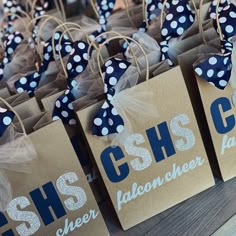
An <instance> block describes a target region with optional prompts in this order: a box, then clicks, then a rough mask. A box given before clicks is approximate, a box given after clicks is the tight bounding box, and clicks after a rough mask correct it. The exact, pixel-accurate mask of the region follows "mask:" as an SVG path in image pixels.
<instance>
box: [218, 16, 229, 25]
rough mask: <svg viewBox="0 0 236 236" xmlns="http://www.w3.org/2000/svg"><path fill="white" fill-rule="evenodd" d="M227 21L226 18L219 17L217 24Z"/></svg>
mask: <svg viewBox="0 0 236 236" xmlns="http://www.w3.org/2000/svg"><path fill="white" fill-rule="evenodd" d="M226 21H227V18H226V17H221V18H220V19H219V22H220V23H222V24H223V23H225V22H226Z"/></svg>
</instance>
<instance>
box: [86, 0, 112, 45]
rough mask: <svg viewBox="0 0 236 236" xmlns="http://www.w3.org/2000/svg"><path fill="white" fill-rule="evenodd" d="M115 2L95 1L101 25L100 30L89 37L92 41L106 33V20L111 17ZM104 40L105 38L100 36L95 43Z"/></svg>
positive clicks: (107, 0)
mask: <svg viewBox="0 0 236 236" xmlns="http://www.w3.org/2000/svg"><path fill="white" fill-rule="evenodd" d="M115 3H116V0H97V4H96V7H97V10H98V14H99V24H100V25H101V28H100V29H98V30H97V31H95V32H94V33H92V35H90V38H91V39H92V40H94V39H95V38H96V37H97V36H98V35H100V34H101V33H104V32H106V31H107V19H108V17H109V16H110V15H111V13H112V11H113V9H114V6H115ZM105 40H106V36H102V37H99V38H97V40H96V41H97V43H103V42H104V41H105Z"/></svg>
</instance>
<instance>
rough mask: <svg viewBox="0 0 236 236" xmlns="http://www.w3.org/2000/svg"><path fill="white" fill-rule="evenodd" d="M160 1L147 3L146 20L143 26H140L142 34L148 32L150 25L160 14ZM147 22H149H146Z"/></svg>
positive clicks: (148, 0)
mask: <svg viewBox="0 0 236 236" xmlns="http://www.w3.org/2000/svg"><path fill="white" fill-rule="evenodd" d="M160 5H161V6H162V4H161V1H160V0H147V1H146V18H147V19H145V20H144V21H143V22H142V24H141V25H140V26H139V30H140V31H141V32H146V31H147V30H148V25H149V24H150V22H151V21H152V20H154V19H155V18H156V17H157V16H158V15H159V14H160V9H161V8H160ZM146 20H147V21H148V22H146Z"/></svg>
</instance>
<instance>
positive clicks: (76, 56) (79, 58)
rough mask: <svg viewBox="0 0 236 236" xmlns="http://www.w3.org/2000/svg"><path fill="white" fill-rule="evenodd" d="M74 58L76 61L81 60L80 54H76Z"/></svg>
mask: <svg viewBox="0 0 236 236" xmlns="http://www.w3.org/2000/svg"><path fill="white" fill-rule="evenodd" d="M73 59H74V61H75V62H80V61H81V57H80V56H79V55H75V56H74V58H73Z"/></svg>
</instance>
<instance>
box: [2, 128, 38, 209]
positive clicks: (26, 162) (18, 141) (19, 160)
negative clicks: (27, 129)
mask: <svg viewBox="0 0 236 236" xmlns="http://www.w3.org/2000/svg"><path fill="white" fill-rule="evenodd" d="M36 157H37V153H36V151H35V148H34V145H33V143H32V142H31V140H30V138H29V137H28V136H27V135H24V134H23V133H19V132H17V131H16V129H15V127H13V126H10V127H9V128H8V129H7V130H6V132H5V133H4V135H3V137H2V138H1V139H0V170H1V171H2V172H3V173H4V170H10V171H16V172H23V173H27V172H30V169H31V168H30V164H31V161H32V160H33V159H35V158H36ZM0 192H1V194H0V211H4V210H6V207H7V204H8V203H9V202H10V201H11V199H12V190H11V185H10V183H9V181H8V180H7V178H5V177H4V175H3V174H0Z"/></svg>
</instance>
